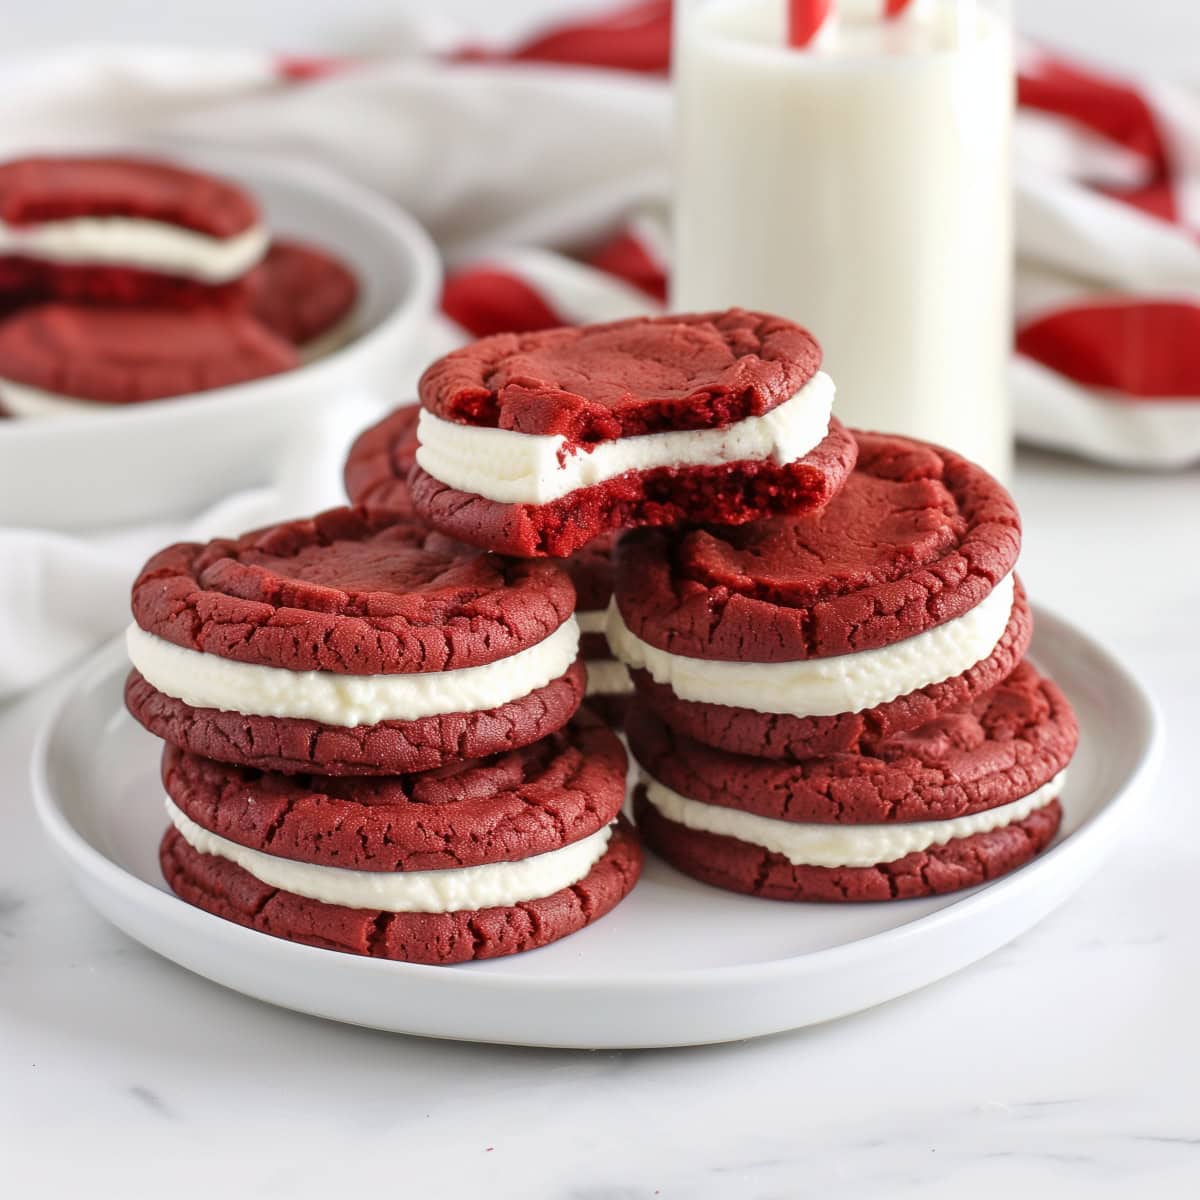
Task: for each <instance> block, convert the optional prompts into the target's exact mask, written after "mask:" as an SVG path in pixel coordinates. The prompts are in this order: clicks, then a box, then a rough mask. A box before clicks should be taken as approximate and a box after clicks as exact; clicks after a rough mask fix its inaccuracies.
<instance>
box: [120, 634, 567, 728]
mask: <svg viewBox="0 0 1200 1200" xmlns="http://www.w3.org/2000/svg"><path fill="white" fill-rule="evenodd" d="M125 644H126V647H127V649H128V652H129V659H130V661H131V662H132V663H133V665H134V666H135V667H136V668H137V669H138V671H140V672H141V674H142V675H143V676H144V677H145V679H146V680H147V682H148V683H150V684H151V686H153V687H155V688H157V689H158V690H159V691H160V692H162V693H163V694H164V695H167V696H172V697H174V698H175V699H176V700H182V701H183V702H184V704H187V705H190V706H191V707H192V708H216V709H220V710H221V711H222V712H238V713H243V714H245V715H246V716H257V717H294V718H299V719H305V720H311V721H320V722H321V723H322V724H323V725H336V726H344V727H347V728H352V727H354V726H358V725H376V724H378V723H379V722H380V721H416V720H419V719H420V718H421V717H432V716H439V715H441V714H443V713H461V712H482V711H484V710H486V709H491V708H498V707H499V706H500V705H501V704H507V703H508V702H509V701H512V700H519V699H520V698H521V697H522V696H527V695H529V693H530V692H533V691H536V690H537V689H538V688H542V687H545V686H546V684H548V683H549V682H550V681H551V680H553V679H557V678H558V677H559V676H560V675H562V674H563V673H564V672H565V671H566V670H567V669H568V668H569V667H570V666H571V664H572V663H573V662H574V661H575V656H576V654H577V653H578V650H579V626H578V625H577V624H576V623H575V621H574V619H573V618H570V619H568V620H566V621H564V622H563V624H562V625H560V626H559V627H558V628H557V629H556V630H555V631H554V632H553V633H552V634H550V636H549V637H547V638H544V639H543V640H542V641H540V642H538V643H537V644H536V645H533V646H529V647H528V648H527V649H525V650H521V651H518V652H517V653H516V654H510V655H509V656H508V657H507V658H501V659H498V660H497V661H496V662H491V663H486V664H484V665H483V666H479V667H459V668H457V669H456V670H452V671H427V672H420V673H417V672H414V673H410V674H405V675H340V674H338V673H337V672H334V671H288V670H285V669H283V668H281V667H263V666H258V665H256V664H254V663H242V662H235V661H233V660H232V659H228V658H222V657H220V655H217V654H205V653H203V652H202V651H199V650H189V649H187V648H186V647H184V646H177V645H175V643H174V642H168V641H167V640H166V639H165V638H160V637H156V636H155V635H154V634H152V633H147V632H146V631H145V630H144V629H140V628H139V627H138V626H137V625H130V626H129V628H128V630H127V631H126V634H125Z"/></svg>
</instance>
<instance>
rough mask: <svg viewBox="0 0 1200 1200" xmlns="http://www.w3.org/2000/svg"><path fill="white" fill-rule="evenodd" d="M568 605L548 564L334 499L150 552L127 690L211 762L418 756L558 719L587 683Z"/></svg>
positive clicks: (364, 762) (307, 766) (489, 747)
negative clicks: (238, 531) (294, 515)
mask: <svg viewBox="0 0 1200 1200" xmlns="http://www.w3.org/2000/svg"><path fill="white" fill-rule="evenodd" d="M574 607H575V594H574V589H573V588H572V586H571V581H570V579H569V578H568V576H567V574H566V572H565V571H563V570H562V568H561V567H558V566H556V565H555V564H553V563H530V562H514V561H511V560H508V559H503V558H499V557H497V556H495V555H489V554H483V553H480V552H479V551H477V550H473V549H470V548H469V547H466V546H463V545H460V544H458V543H456V542H451V541H450V540H449V539H447V538H445V537H443V536H442V535H440V534H437V533H434V532H433V531H432V530H430V529H428V528H427V527H425V526H423V525H420V524H417V523H415V522H411V521H405V520H403V519H401V518H397V517H394V516H392V515H390V514H387V513H381V512H366V511H363V510H359V509H349V508H342V509H333V510H331V511H330V512H326V513H322V514H320V515H319V516H316V517H313V518H311V519H309V520H304V521H292V522H288V523H286V524H283V525H277V526H274V527H272V528H269V529H262V530H258V531H256V532H254V533H248V534H246V535H244V536H243V537H240V538H237V539H235V540H227V539H220V540H217V541H214V542H209V543H208V544H207V545H197V544H194V543H182V544H179V545H175V546H170V547H168V548H167V549H166V550H163V551H162V552H161V553H159V554H157V555H155V556H154V557H153V558H152V559H151V560H150V561H149V562H148V563H147V564H146V566H145V567H144V568H143V570H142V573H141V575H140V576H139V577H138V579H137V582H136V583H135V584H134V586H133V617H134V624H133V625H131V626H130V628H129V630H128V634H127V643H128V648H129V657H130V659H131V661H132V663H133V667H134V670H133V672H132V674H131V675H130V677H129V680H128V683H127V684H126V691H125V699H126V704H127V705H128V707H129V710H130V712H132V713H133V715H134V716H135V717H136V718H137V719H138V720H139V721H140V722H141V723H142V724H143V725H145V726H146V728H147V729H149V730H150V731H151V732H152V733H154V734H157V735H158V736H159V737H161V738H164V739H165V740H166V741H168V742H171V743H172V744H174V745H177V746H179V747H181V748H182V749H185V750H189V751H192V752H193V753H196V754H200V755H203V756H205V757H207V758H213V759H217V760H218V761H221V762H230V763H242V764H245V765H248V766H255V767H260V768H264V769H271V770H279V771H286V772H305V771H317V772H319V773H321V774H324V775H384V774H395V773H401V772H407V771H424V770H430V769H433V768H436V767H440V766H443V765H445V764H447V763H452V762H457V761H460V760H461V759H463V758H478V757H482V756H485V755H488V754H494V753H497V752H500V751H504V750H511V749H513V748H515V747H519V746H524V745H528V744H530V743H532V742H535V741H537V740H538V739H539V738H541V737H544V736H546V735H547V734H549V733H553V732H554V731H555V730H556V729H560V728H561V727H562V726H563V725H564V724H565V723H566V722H567V721H568V720H569V719H570V717H571V715H572V714H573V713H574V712H575V710H576V709H577V708H578V706H579V702H580V700H581V699H582V697H583V690H584V684H585V673H584V669H583V665H582V663H579V662H577V661H576V657H577V654H578V647H579V627H578V626H577V624H576V623H575V618H574V616H573V613H574Z"/></svg>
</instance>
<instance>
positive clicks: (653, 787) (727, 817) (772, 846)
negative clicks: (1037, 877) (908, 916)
mask: <svg viewBox="0 0 1200 1200" xmlns="http://www.w3.org/2000/svg"><path fill="white" fill-rule="evenodd" d="M1065 777H1066V771H1060V772H1059V773H1058V774H1057V775H1056V776H1055V777H1054V778H1053V779H1051V780H1050V781H1049V782H1048V783H1044V784H1042V786H1041V787H1040V788H1038V789H1037V790H1036V791H1033V792H1030V793H1029V795H1028V796H1022V797H1021V798H1020V799H1019V800H1014V801H1012V802H1011V803H1010V804H1002V805H1000V806H999V807H998V808H989V809H986V810H985V811H984V812H978V813H971V814H970V815H969V816H965V817H951V818H950V819H949V820H944V821H912V822H895V823H892V824H887V825H824V824H817V823H815V822H797V821H780V820H779V819H778V818H776V817H763V816H759V815H758V814H757V813H748V812H741V811H739V810H738V809H734V808H724V807H722V806H721V805H719V804H704V803H703V802H701V801H699V800H692V799H690V798H689V797H687V796H681V795H680V794H679V793H678V792H676V791H673V790H672V789H671V788H669V787H667V786H666V785H665V784H662V783H659V782H658V780H657V779H653V778H651V777H650V776H648V775H646V774H645V772H643V779H644V780H645V783H646V798H647V799H648V800H649V801H650V803H651V804H653V805H654V807H655V808H656V809H657V810H658V811H659V812H660V813H662V815H663V816H664V817H666V818H667V820H668V821H674V822H675V823H676V824H677V825H684V826H686V827H687V828H688V829H695V830H698V831H700V832H702V833H714V834H718V835H720V836H722V837H731V838H737V840H738V841H739V842H748V843H750V844H751V845H754V846H761V847H762V848H763V849H764V850H770V851H772V852H773V853H775V854H781V855H783V857H784V858H786V859H787V860H788V862H790V863H792V864H793V865H794V866H797V867H873V866H875V865H876V864H877V863H890V862H895V861H896V860H897V859H899V858H903V857H904V856H905V855H906V854H912V853H913V852H914V851H919V850H928V849H929V847H930V846H944V845H945V844H946V843H947V842H950V841H954V840H955V839H957V838H965V837H971V836H972V835H973V834H976V833H990V832H991V831H992V830H993V829H1000V828H1002V827H1003V826H1005V825H1013V824H1015V823H1016V822H1018V821H1023V820H1025V818H1026V817H1028V816H1029V815H1030V814H1031V813H1033V812H1035V811H1036V810H1037V809H1039V808H1042V807H1044V806H1045V805H1047V804H1049V803H1050V802H1051V801H1052V800H1056V799H1057V798H1058V797H1059V796H1060V795H1061V794H1062V789H1063V782H1064V780H1065Z"/></svg>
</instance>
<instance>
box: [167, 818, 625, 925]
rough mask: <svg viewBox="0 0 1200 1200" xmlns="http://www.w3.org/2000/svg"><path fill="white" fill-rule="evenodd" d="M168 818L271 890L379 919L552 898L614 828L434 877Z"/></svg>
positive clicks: (202, 849)
mask: <svg viewBox="0 0 1200 1200" xmlns="http://www.w3.org/2000/svg"><path fill="white" fill-rule="evenodd" d="M166 807H167V816H169V817H170V818H171V823H172V824H173V825H174V826H175V828H176V829H178V830H179V832H180V834H181V835H182V837H183V840H184V841H185V842H187V844H188V845H189V846H191V847H192V849H193V850H195V851H197V852H198V853H199V854H212V855H216V856H217V857H218V858H224V859H227V860H228V861H229V862H232V863H236V864H237V865H238V866H239V867H241V868H242V870H243V871H246V872H248V873H249V874H250V875H253V876H254V878H255V879H257V880H258V881H259V882H260V883H265V884H267V886H268V887H277V888H281V889H282V890H283V891H285V892H291V893H292V894H293V895H296V896H304V897H306V898H307V899H309V900H317V901H319V902H320V903H322V904H338V905H342V906H344V907H346V908H367V909H379V910H380V911H381V912H422V913H443V912H461V911H464V910H473V909H480V908H496V907H509V906H510V905H513V904H523V903H525V902H526V901H529V900H540V899H542V898H543V897H545V896H552V895H554V893H555V892H558V891H561V890H562V889H563V888H568V887H571V886H572V885H573V884H576V883H578V882H579V881H580V880H581V879H583V878H584V876H586V875H587V874H588V872H589V871H591V869H592V867H594V866H595V865H596V863H597V862H599V861H600V859H601V858H602V857H603V856H604V852H605V850H607V849H608V842H609V839H610V838H611V837H612V831H613V827H612V826H611V825H606V826H604V828H602V829H598V830H597V831H596V832H595V833H593V834H590V835H589V836H587V837H585V838H580V840H579V841H577V842H571V843H570V844H568V845H566V846H560V847H559V848H558V849H557V850H549V851H547V852H546V853H544V854H535V855H533V856H532V857H530V858H522V859H518V860H517V861H515V862H494V863H484V864H483V865H481V866H478V867H449V868H445V869H442V870H437V871H355V870H352V869H350V868H347V867H326V866H320V865H318V864H315V863H305V862H297V861H296V860H295V859H291V858H280V857H279V856H278V855H276V854H266V853H264V852H263V851H261V850H254V849H252V848H251V847H249V846H243V845H241V844H240V843H238V842H231V841H230V840H229V839H228V838H223V837H221V836H219V835H218V834H215V833H213V832H212V831H211V830H208V829H205V828H204V827H203V826H202V825H197V824H196V822H195V821H193V820H192V819H191V818H190V817H189V816H187V814H186V813H184V812H182V811H181V810H180V809H179V808H178V807H177V806H176V805H175V804H174V803H173V802H172V801H171V800H170V799H168V800H167V801H166Z"/></svg>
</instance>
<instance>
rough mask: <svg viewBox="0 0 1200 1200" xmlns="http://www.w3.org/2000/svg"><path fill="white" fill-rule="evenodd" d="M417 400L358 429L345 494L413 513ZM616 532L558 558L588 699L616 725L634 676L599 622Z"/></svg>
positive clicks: (365, 502) (606, 598)
mask: <svg viewBox="0 0 1200 1200" xmlns="http://www.w3.org/2000/svg"><path fill="white" fill-rule="evenodd" d="M419 412H420V409H419V408H418V406H417V405H415V404H413V405H408V406H407V407H404V408H398V409H396V410H395V412H393V413H390V414H389V415H388V416H387V417H385V418H384V419H383V420H382V421H380V422H379V423H378V424H377V425H372V426H371V428H370V429H367V430H365V431H364V432H363V433H362V434H360V435H359V437H358V440H357V441H356V442H355V443H354V445H353V446H352V447H351V449H350V455H349V457H348V458H347V460H346V468H345V474H344V480H345V485H346V494H347V495H348V496H349V497H350V499H351V500H352V501H353V502H354V503H355V504H363V505H367V506H370V507H379V508H384V509H387V510H389V511H390V512H395V513H399V514H402V515H409V514H411V513H412V497H411V496H410V494H409V491H408V477H409V474H410V473H411V471H412V467H413V463H414V461H415V455H416V451H417V436H416V429H417V414H418V413H419ZM615 546H616V534H615V533H609V534H604V535H603V536H601V537H598V538H595V539H594V540H593V541H591V542H589V543H588V544H587V545H586V546H584V547H583V548H582V549H581V550H577V551H576V552H575V553H574V554H572V555H571V556H570V557H568V558H565V559H563V566H564V567H566V569H567V571H568V573H569V574H570V576H571V581H572V583H574V585H575V595H576V606H577V607H576V613H575V617H576V620H577V621H578V622H579V629H580V632H581V634H582V637H581V639H580V650H581V652H582V654H583V658H584V660H585V662H586V663H587V672H588V682H587V702H588V704H589V705H590V706H591V707H592V708H593V709H595V711H597V712H599V713H600V714H601V715H602V716H603V717H604V718H605V719H606V720H607V721H608V722H609V723H610V724H612V725H615V726H617V727H618V728H619V727H620V726H621V724H622V722H623V721H624V719H625V704H626V701H627V700H628V698H629V695H630V693H631V692H632V691H633V681H632V680H631V679H630V678H629V672H628V671H627V670H626V669H625V666H624V664H623V663H619V662H617V660H616V659H615V658H613V656H612V651H611V650H610V649H609V647H608V639H607V638H606V637H605V635H604V626H605V619H606V613H607V609H608V602H609V600H610V599H611V598H612V591H613V559H612V556H613V550H614V548H615Z"/></svg>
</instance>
